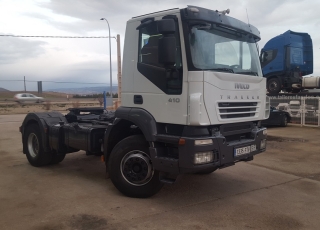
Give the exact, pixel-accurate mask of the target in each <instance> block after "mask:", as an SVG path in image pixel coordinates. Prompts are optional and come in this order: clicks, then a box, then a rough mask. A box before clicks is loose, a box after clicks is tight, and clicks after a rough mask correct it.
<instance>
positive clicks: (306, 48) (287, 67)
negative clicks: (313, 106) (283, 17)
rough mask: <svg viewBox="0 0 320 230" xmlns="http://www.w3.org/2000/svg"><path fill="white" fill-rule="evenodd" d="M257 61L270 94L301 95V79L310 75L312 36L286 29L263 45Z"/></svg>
mask: <svg viewBox="0 0 320 230" xmlns="http://www.w3.org/2000/svg"><path fill="white" fill-rule="evenodd" d="M260 60H261V67H262V72H263V76H264V77H265V78H267V85H266V86H267V90H268V92H269V93H270V94H278V93H279V92H280V91H281V90H284V91H286V92H294V93H296V92H300V90H301V88H302V77H303V76H305V75H308V74H311V73H312V72H313V51H312V40H311V37H310V35H309V34H307V33H297V32H293V31H290V30H288V31H286V32H285V33H283V34H280V35H278V36H276V37H274V38H272V39H270V40H269V41H268V42H267V43H266V44H265V46H264V47H263V49H262V50H261V54H260Z"/></svg>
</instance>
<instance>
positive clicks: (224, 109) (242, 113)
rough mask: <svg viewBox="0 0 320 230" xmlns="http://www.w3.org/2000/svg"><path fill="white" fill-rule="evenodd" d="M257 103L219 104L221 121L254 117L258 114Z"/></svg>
mask: <svg viewBox="0 0 320 230" xmlns="http://www.w3.org/2000/svg"><path fill="white" fill-rule="evenodd" d="M258 109H259V106H258V102H219V103H218V110H219V115H220V118H221V119H232V118H246V117H254V116H255V115H256V114H257V113H258Z"/></svg>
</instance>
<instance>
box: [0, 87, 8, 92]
mask: <svg viewBox="0 0 320 230" xmlns="http://www.w3.org/2000/svg"><path fill="white" fill-rule="evenodd" d="M0 92H10V90H7V89H5V88H1V87H0Z"/></svg>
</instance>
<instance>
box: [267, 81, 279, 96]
mask: <svg viewBox="0 0 320 230" xmlns="http://www.w3.org/2000/svg"><path fill="white" fill-rule="evenodd" d="M267 90H268V92H269V93H270V94H278V93H279V92H280V91H281V83H280V81H279V79H278V78H271V79H270V80H268V82H267Z"/></svg>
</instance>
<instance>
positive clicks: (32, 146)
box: [28, 133, 39, 158]
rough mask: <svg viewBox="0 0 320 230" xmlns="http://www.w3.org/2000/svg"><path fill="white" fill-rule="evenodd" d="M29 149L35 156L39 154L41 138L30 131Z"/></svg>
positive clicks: (31, 154)
mask: <svg viewBox="0 0 320 230" xmlns="http://www.w3.org/2000/svg"><path fill="white" fill-rule="evenodd" d="M28 151H29V153H30V156H31V157H33V158H35V157H36V156H37V155H38V154H39V140H38V138H37V136H36V135H35V134H34V133H30V135H29V137H28Z"/></svg>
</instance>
